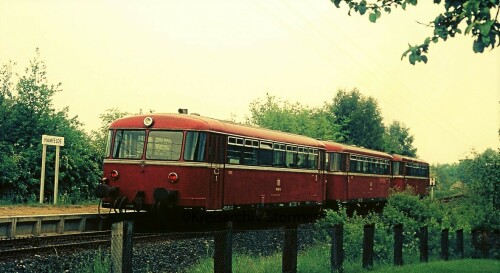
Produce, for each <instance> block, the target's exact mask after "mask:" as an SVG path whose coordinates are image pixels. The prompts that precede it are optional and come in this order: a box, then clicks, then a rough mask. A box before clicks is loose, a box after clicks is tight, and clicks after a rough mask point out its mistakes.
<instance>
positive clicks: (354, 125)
mask: <svg viewBox="0 0 500 273" xmlns="http://www.w3.org/2000/svg"><path fill="white" fill-rule="evenodd" d="M327 109H328V113H329V117H330V122H331V124H337V125H339V126H340V128H341V131H342V132H345V141H344V142H345V143H346V144H353V145H357V146H361V147H365V148H370V149H375V150H383V147H384V144H383V134H384V124H383V123H382V115H381V112H380V109H379V107H378V103H377V101H376V100H375V99H374V98H373V97H365V96H364V95H363V94H361V92H360V91H359V90H358V89H353V90H351V91H349V92H348V91H345V90H339V91H338V92H337V95H336V96H335V98H333V101H332V102H331V103H329V104H327Z"/></svg>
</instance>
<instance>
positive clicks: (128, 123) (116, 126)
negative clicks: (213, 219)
mask: <svg viewBox="0 0 500 273" xmlns="http://www.w3.org/2000/svg"><path fill="white" fill-rule="evenodd" d="M324 147H325V146H324V144H323V143H322V142H320V141H318V140H315V139H312V138H309V137H305V136H300V135H294V134H288V133H283V132H277V131H272V130H267V129H263V128H259V127H252V126H245V125H241V124H235V123H232V122H227V121H220V120H216V119H211V118H206V117H201V116H198V115H187V114H150V115H138V116H130V117H125V118H122V119H118V120H116V121H114V122H113V123H112V124H111V125H110V130H109V138H108V147H107V150H106V156H105V158H104V177H103V178H102V182H101V183H100V184H99V186H98V187H97V189H96V195H97V196H98V197H99V198H102V201H103V207H110V208H116V209H123V208H134V209H136V210H141V209H146V210H151V209H155V208H171V209H176V208H180V209H200V210H204V211H231V210H238V209H243V210H244V209H257V208H264V209H265V208H278V209H280V208H295V207H319V206H321V205H322V203H323V195H324V185H323V183H322V181H323V180H322V174H323V170H322V165H323V163H322V159H323V157H324V151H325V148H324Z"/></svg>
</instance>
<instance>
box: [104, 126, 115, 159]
mask: <svg viewBox="0 0 500 273" xmlns="http://www.w3.org/2000/svg"><path fill="white" fill-rule="evenodd" d="M112 141H113V130H109V131H108V141H106V152H105V153H104V157H109V156H110V153H111V142H112Z"/></svg>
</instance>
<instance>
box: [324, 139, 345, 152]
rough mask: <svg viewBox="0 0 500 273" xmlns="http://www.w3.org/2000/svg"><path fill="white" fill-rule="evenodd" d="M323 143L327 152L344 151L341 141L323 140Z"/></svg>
mask: <svg viewBox="0 0 500 273" xmlns="http://www.w3.org/2000/svg"><path fill="white" fill-rule="evenodd" d="M323 144H324V145H325V149H326V151H327V152H342V151H343V146H344V145H342V144H340V143H337V142H333V141H323Z"/></svg>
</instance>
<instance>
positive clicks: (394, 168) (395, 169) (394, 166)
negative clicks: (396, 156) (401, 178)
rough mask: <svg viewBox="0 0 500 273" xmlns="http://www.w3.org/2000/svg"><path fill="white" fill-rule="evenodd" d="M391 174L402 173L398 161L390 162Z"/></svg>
mask: <svg viewBox="0 0 500 273" xmlns="http://www.w3.org/2000/svg"><path fill="white" fill-rule="evenodd" d="M392 174H393V175H402V173H401V163H400V162H396V161H395V162H392Z"/></svg>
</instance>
